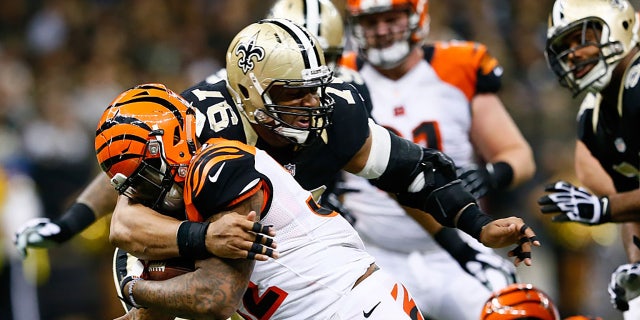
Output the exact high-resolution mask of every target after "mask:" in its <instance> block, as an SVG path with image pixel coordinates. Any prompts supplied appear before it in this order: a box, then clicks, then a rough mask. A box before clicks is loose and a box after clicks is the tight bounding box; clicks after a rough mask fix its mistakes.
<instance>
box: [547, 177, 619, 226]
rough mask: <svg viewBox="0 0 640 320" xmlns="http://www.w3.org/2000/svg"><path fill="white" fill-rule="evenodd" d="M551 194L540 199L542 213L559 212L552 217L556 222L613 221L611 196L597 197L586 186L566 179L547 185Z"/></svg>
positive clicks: (594, 223) (586, 222) (589, 222)
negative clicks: (579, 185) (574, 183)
mask: <svg viewBox="0 0 640 320" xmlns="http://www.w3.org/2000/svg"><path fill="white" fill-rule="evenodd" d="M544 191H546V192H550V194H548V195H545V196H542V197H541V198H540V199H538V204H539V205H540V210H541V211H542V213H545V214H549V213H559V214H558V215H556V216H554V217H553V218H552V221H554V222H567V221H573V222H580V223H583V224H588V225H598V224H602V223H606V222H610V221H611V208H610V207H609V198H607V197H601V198H599V197H597V196H595V195H593V194H591V193H589V191H587V190H586V189H584V188H578V187H576V186H574V185H572V184H570V183H568V182H566V181H558V182H555V183H553V184H550V185H547V186H546V187H545V189H544Z"/></svg>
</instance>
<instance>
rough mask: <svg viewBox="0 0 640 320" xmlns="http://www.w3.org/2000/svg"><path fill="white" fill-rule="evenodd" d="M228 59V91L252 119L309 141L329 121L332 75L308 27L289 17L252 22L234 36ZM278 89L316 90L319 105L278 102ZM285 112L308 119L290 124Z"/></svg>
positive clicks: (288, 136)
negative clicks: (328, 91) (306, 105)
mask: <svg viewBox="0 0 640 320" xmlns="http://www.w3.org/2000/svg"><path fill="white" fill-rule="evenodd" d="M226 63H227V65H226V69H227V82H228V88H229V91H230V93H231V94H232V96H233V98H234V100H235V102H236V104H237V105H238V107H239V109H240V111H241V112H242V113H243V114H244V116H246V118H247V119H248V120H249V122H251V123H255V124H259V125H262V126H264V127H266V128H268V129H269V130H271V131H273V132H275V133H276V134H278V135H280V136H282V137H284V138H286V139H288V140H289V141H291V142H293V143H295V144H299V145H307V144H310V143H311V142H312V141H313V140H314V139H315V138H316V137H318V136H320V134H321V133H322V131H323V130H324V128H326V127H327V126H328V125H329V124H330V118H331V115H332V113H333V106H334V100H333V99H332V98H331V97H330V96H328V95H327V94H326V93H325V88H326V86H327V84H329V83H330V82H331V81H332V79H333V74H332V72H331V70H330V69H329V68H328V67H327V66H326V64H325V61H324V53H323V51H322V48H321V47H320V45H319V43H318V41H317V40H316V38H315V37H313V36H312V35H311V34H310V33H309V32H308V31H307V30H306V29H305V28H303V27H301V26H299V25H297V24H295V23H293V22H292V21H290V20H287V19H265V20H261V21H259V22H257V23H253V24H251V25H249V26H248V27H246V28H244V29H243V30H242V31H240V32H239V33H238V34H237V35H236V36H235V38H234V39H233V40H232V41H231V45H230V46H229V49H228V50H227V58H226ZM280 88H294V89H301V88H308V89H309V90H314V89H315V90H317V94H318V95H319V99H320V106H317V107H316V106H314V107H304V106H283V105H278V104H276V101H274V100H275V99H274V97H273V96H272V93H273V92H270V91H271V89H280ZM279 91H281V90H279ZM283 115H294V116H303V117H306V118H307V119H306V120H307V121H305V125H304V126H299V125H295V124H290V123H287V122H285V121H283V120H282V116H283Z"/></svg>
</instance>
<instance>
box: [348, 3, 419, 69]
mask: <svg viewBox="0 0 640 320" xmlns="http://www.w3.org/2000/svg"><path fill="white" fill-rule="evenodd" d="M399 10H406V11H407V12H408V13H409V28H408V30H407V33H406V34H405V36H404V39H403V40H402V41H398V42H396V43H395V44H393V45H392V46H390V47H388V48H382V49H379V48H369V46H368V44H367V40H366V38H365V35H364V30H363V29H362V27H361V26H360V25H359V23H358V19H359V18H360V17H362V16H365V15H370V14H376V13H382V12H388V11H399ZM347 12H348V14H349V22H350V23H351V25H352V31H353V37H354V39H355V41H356V43H357V45H358V48H359V49H360V52H361V54H362V56H363V57H364V58H365V59H366V60H367V61H369V62H370V63H371V64H373V65H374V66H377V67H380V68H383V69H390V68H393V67H395V66H397V65H399V64H400V63H402V61H404V59H405V58H406V57H407V56H408V55H409V53H410V52H411V49H413V48H414V47H415V46H419V45H422V44H423V42H424V39H425V37H426V36H427V34H428V33H429V2H428V0H347Z"/></svg>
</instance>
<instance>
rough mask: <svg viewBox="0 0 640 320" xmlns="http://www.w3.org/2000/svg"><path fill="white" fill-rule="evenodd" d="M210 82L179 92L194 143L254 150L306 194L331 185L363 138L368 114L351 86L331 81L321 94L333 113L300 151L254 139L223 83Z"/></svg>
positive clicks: (254, 135) (366, 129) (252, 131)
mask: <svg viewBox="0 0 640 320" xmlns="http://www.w3.org/2000/svg"><path fill="white" fill-rule="evenodd" d="M212 79H213V78H208V79H207V81H202V82H200V83H198V84H196V85H195V86H193V87H191V88H189V89H187V90H185V91H184V92H182V96H183V97H184V98H185V99H186V100H187V101H189V102H191V103H192V105H193V106H194V107H195V108H196V109H197V110H198V112H197V116H196V121H197V132H196V134H197V136H198V140H199V141H200V142H202V143H204V142H206V141H207V140H209V139H210V138H225V139H230V140H237V141H241V142H243V143H246V144H249V145H253V146H256V147H258V148H259V149H262V150H264V151H266V152H267V153H268V154H269V155H270V156H271V157H273V158H274V159H276V161H278V162H279V163H280V164H282V165H283V166H284V167H285V168H287V170H289V172H291V174H292V175H293V176H294V177H295V179H296V180H297V181H298V183H300V185H302V187H303V188H305V189H306V190H315V189H317V188H319V187H322V186H324V185H327V184H329V183H331V180H332V179H333V178H334V176H335V174H336V173H337V172H339V170H341V169H342V168H343V167H344V166H345V165H346V164H347V162H348V161H349V160H351V159H352V158H353V156H354V155H355V154H356V152H358V151H359V150H360V149H361V148H362V146H363V145H364V142H365V141H366V139H367V137H368V136H369V127H368V124H367V123H368V113H367V110H366V107H365V105H364V102H363V100H362V98H361V96H360V95H359V94H358V91H357V90H356V89H355V88H354V87H353V86H352V85H350V84H347V83H344V82H343V81H341V80H336V81H334V82H333V83H331V84H330V85H329V86H328V87H327V93H328V94H329V95H331V96H332V97H333V98H334V100H335V109H334V112H333V115H332V117H331V125H329V126H328V127H327V128H326V129H325V132H324V133H323V135H322V139H317V140H316V141H315V142H314V143H313V144H312V145H310V146H307V147H304V148H297V147H295V146H293V145H292V146H288V147H285V148H274V147H272V146H270V145H269V144H267V143H266V142H265V141H264V140H262V139H260V138H259V137H258V136H257V135H256V133H255V131H254V130H253V128H252V127H251V125H250V124H249V122H248V121H247V119H246V118H245V117H244V116H243V115H242V113H241V112H240V111H239V110H238V107H237V106H236V105H235V103H234V102H233V100H232V98H231V95H230V94H229V92H228V90H227V86H226V81H225V80H222V79H218V81H215V80H212Z"/></svg>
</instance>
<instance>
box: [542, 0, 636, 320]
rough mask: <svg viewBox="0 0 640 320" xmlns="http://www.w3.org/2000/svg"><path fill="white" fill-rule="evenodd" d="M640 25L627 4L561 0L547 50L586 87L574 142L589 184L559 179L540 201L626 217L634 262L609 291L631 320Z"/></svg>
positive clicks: (573, 84)
mask: <svg viewBox="0 0 640 320" xmlns="http://www.w3.org/2000/svg"><path fill="white" fill-rule="evenodd" d="M639 29H640V22H639V19H638V13H637V12H636V11H635V9H634V8H633V6H632V5H631V3H630V2H629V1H626V0H615V1H600V0H563V1H556V2H555V3H554V5H553V9H552V11H551V13H550V14H549V28H548V30H547V48H546V51H545V55H546V58H547V62H548V65H549V67H550V69H551V70H552V71H553V72H554V73H555V74H556V76H557V77H558V79H559V80H560V84H561V85H563V86H565V87H567V88H568V89H569V90H570V91H571V92H572V93H573V94H574V96H577V95H578V94H580V93H582V92H585V91H586V95H585V96H584V98H583V100H582V105H581V107H580V111H579V112H578V137H577V138H578V139H577V141H576V147H575V166H576V167H575V169H576V175H577V177H578V179H579V180H580V182H581V183H582V185H583V186H584V187H578V186H574V185H572V184H571V183H568V182H566V181H557V182H555V183H552V184H550V185H548V186H547V187H546V188H545V191H547V192H549V194H547V195H545V196H543V197H541V198H540V199H539V200H538V203H539V204H540V206H541V211H542V212H543V213H547V214H554V216H553V221H555V222H568V221H573V222H579V223H582V224H586V225H598V224H602V223H608V222H624V223H623V225H622V229H621V230H622V241H623V243H624V246H625V251H626V253H627V259H628V262H629V263H628V264H623V265H621V266H620V267H619V268H617V270H615V271H614V273H613V274H612V275H611V282H610V286H609V294H610V297H611V302H612V303H613V305H614V306H615V307H616V308H617V309H619V310H621V311H625V312H624V314H623V315H624V318H625V319H640V299H638V298H637V297H638V296H639V295H640V280H638V279H640V247H639V246H638V244H640V243H639V242H640V241H638V240H637V237H640V223H638V222H637V221H639V220H640V218H639V217H640V216H639V215H638V211H639V210H640V188H639V186H640V184H639V183H638V181H639V179H638V178H639V177H640V174H639V171H638V163H640V161H639V159H638V155H639V154H640V143H639V142H640V140H639V138H638V137H640V130H639V127H638V122H639V121H640V105H639V104H638V99H639V98H640V86H638V68H640V48H639V45H638V30H639ZM585 187H586V188H585ZM634 239H635V241H634ZM634 242H635V243H634Z"/></svg>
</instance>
